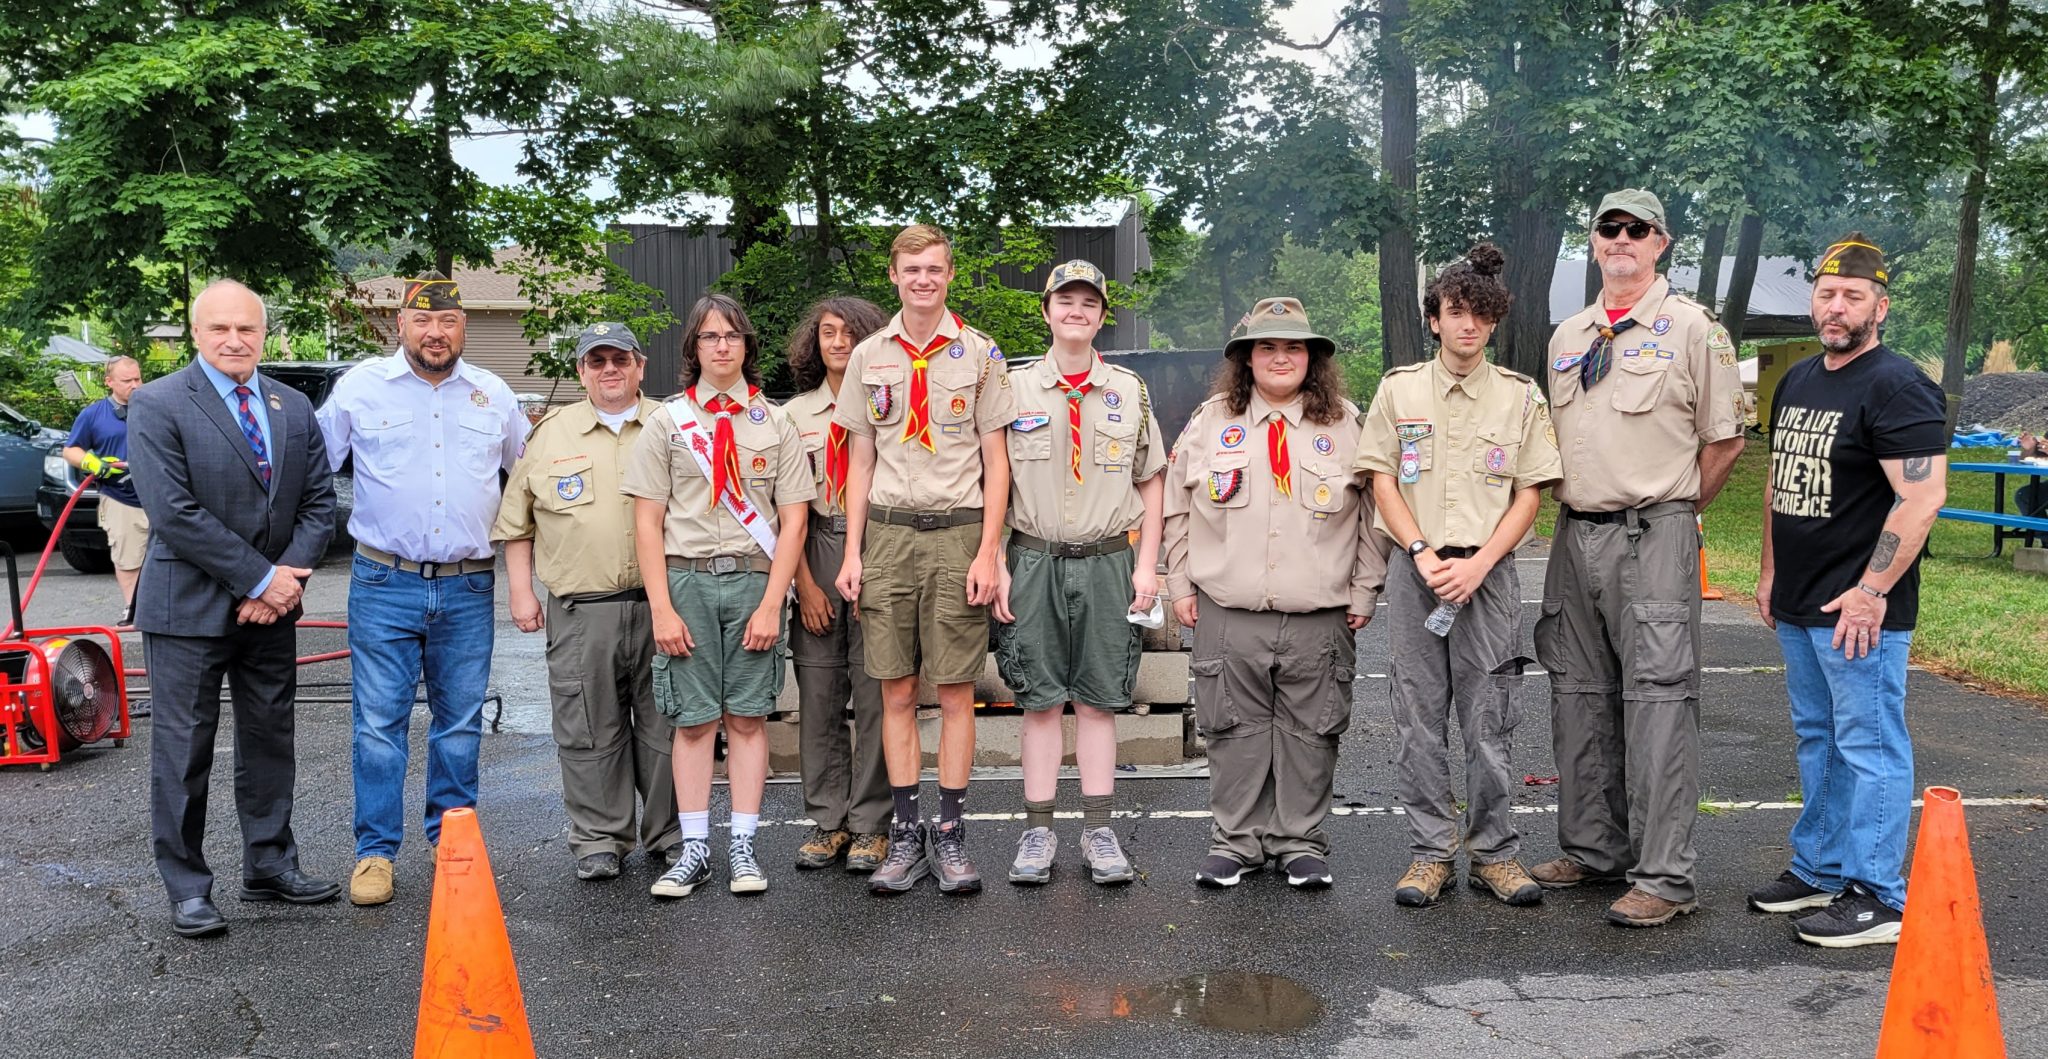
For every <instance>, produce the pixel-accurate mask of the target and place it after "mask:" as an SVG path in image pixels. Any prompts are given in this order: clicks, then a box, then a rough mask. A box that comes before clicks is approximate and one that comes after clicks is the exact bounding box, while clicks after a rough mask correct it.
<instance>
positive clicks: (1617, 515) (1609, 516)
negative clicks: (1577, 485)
mask: <svg viewBox="0 0 2048 1059" xmlns="http://www.w3.org/2000/svg"><path fill="white" fill-rule="evenodd" d="M1631 512H1633V513H1634V514H1635V516H1636V519H1637V520H1638V521H1640V520H1642V519H1646V518H1663V517H1665V516H1668V515H1680V514H1684V515H1690V514H1692V513H1693V506H1692V502H1691V501H1688V500H1667V501H1665V502H1663V503H1661V504H1645V505H1643V506H1642V507H1635V508H1623V509H1621V510H1620V511H1580V510H1579V509H1578V508H1575V507H1568V508H1565V509H1564V515H1565V517H1566V518H1570V519H1577V520H1578V521H1580V522H1592V523H1597V524H1599V525H1603V526H1612V525H1615V524H1617V523H1624V522H1627V521H1628V516H1629V514H1630V513H1631Z"/></svg>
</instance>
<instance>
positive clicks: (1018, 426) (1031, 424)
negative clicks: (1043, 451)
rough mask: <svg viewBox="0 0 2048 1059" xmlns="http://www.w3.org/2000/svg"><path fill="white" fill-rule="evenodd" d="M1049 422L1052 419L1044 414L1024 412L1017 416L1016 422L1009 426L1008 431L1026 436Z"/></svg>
mask: <svg viewBox="0 0 2048 1059" xmlns="http://www.w3.org/2000/svg"><path fill="white" fill-rule="evenodd" d="M1050 422H1052V417H1051V416H1049V415H1047V414H1045V413H1044V412H1026V413H1025V414H1023V415H1020V416H1018V417H1017V421H1016V422H1014V423H1011V424H1010V429H1011V430H1015V431H1019V432H1021V433H1026V434H1028V433H1030V432H1031V431H1034V430H1037V429H1038V428H1039V427H1042V426H1044V425H1046V424H1047V423H1050Z"/></svg>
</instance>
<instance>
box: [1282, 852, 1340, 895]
mask: <svg viewBox="0 0 2048 1059" xmlns="http://www.w3.org/2000/svg"><path fill="white" fill-rule="evenodd" d="M1287 885H1289V886H1292V887H1294V888H1296V889H1299V890H1327V889H1329V888H1330V865H1329V862H1328V861H1325V860H1324V859H1323V858H1321V857H1318V856H1316V855H1315V854H1313V853H1304V854H1302V855H1301V856H1299V857H1296V858H1294V859H1293V860H1290V861H1288V862H1287Z"/></svg>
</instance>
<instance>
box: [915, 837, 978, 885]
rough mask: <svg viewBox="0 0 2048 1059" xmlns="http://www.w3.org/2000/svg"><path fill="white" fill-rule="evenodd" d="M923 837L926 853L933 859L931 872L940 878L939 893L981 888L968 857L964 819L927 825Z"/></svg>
mask: <svg viewBox="0 0 2048 1059" xmlns="http://www.w3.org/2000/svg"><path fill="white" fill-rule="evenodd" d="M925 840H926V841H927V842H929V843H930V844H931V849H930V850H928V851H927V852H926V853H925V856H926V857H928V858H930V860H931V862H932V872H933V874H935V875H937V876H938V877H939V892H940V893H942V894H971V893H975V892H977V891H979V890H980V889H981V873H980V872H977V871H975V870H974V864H973V863H972V862H971V861H969V860H968V859H967V822H966V821H964V820H955V821H954V822H953V823H952V824H950V825H948V824H940V825H938V826H937V827H928V828H926V829H925Z"/></svg>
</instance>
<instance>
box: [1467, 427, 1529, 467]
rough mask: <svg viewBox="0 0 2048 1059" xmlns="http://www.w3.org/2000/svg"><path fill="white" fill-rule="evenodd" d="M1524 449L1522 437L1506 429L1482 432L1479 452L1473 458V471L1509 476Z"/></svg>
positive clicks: (1480, 433)
mask: <svg viewBox="0 0 2048 1059" xmlns="http://www.w3.org/2000/svg"><path fill="white" fill-rule="evenodd" d="M1521 447H1522V436H1521V434H1519V433H1516V432H1513V431H1510V430H1508V429H1506V428H1504V427H1503V428H1495V429H1488V430H1481V431H1480V432H1479V451H1478V453H1477V454H1476V455H1474V456H1473V458H1472V469H1473V470H1475V471H1478V472H1480V473H1482V474H1507V473H1509V472H1510V471H1512V470H1514V467H1515V455H1516V453H1517V451H1518V450H1520V449H1521Z"/></svg>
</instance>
